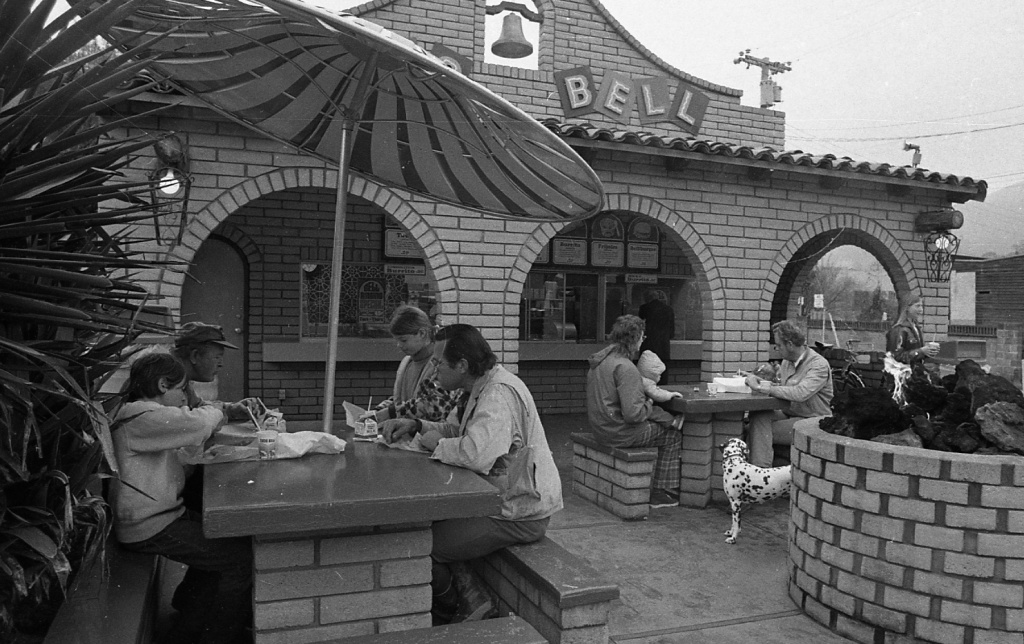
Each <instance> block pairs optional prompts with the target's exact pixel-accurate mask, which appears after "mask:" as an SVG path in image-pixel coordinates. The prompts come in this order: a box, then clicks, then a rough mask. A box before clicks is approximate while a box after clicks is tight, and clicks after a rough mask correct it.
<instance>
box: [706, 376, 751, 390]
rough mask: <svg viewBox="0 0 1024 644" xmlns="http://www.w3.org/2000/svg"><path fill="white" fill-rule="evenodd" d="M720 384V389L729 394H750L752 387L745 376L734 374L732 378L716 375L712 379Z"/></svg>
mask: <svg viewBox="0 0 1024 644" xmlns="http://www.w3.org/2000/svg"><path fill="white" fill-rule="evenodd" d="M712 382H714V383H715V384H716V385H718V391H720V392H725V393H729V394H749V393H750V387H748V386H747V382H746V379H745V378H744V377H743V376H733V377H730V378H722V377H716V378H715V379H714V380H712Z"/></svg>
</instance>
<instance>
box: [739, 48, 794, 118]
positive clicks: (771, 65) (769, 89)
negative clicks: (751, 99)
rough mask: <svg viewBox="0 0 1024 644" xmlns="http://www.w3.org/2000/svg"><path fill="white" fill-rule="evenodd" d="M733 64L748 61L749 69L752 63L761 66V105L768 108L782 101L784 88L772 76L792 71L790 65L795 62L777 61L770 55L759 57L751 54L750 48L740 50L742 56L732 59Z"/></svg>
mask: <svg viewBox="0 0 1024 644" xmlns="http://www.w3.org/2000/svg"><path fill="white" fill-rule="evenodd" d="M732 62H733V64H735V65H739V64H740V63H746V65H747V69H750V66H751V65H754V66H755V67H760V68H761V107H762V108H768V107H771V106H773V105H775V104H776V103H781V102H782V88H781V87H779V86H778V85H777V84H776V83H775V81H774V80H773V79H772V76H774V75H775V74H781V73H783V72H788V71H792V70H793V68H792V67H790V65H792V64H793V63H791V62H789V61H786V62H784V63H776V62H772V61H770V60H768V57H767V56H766V57H764V58H758V57H757V56H751V55H750V50H749V49H747V50H746V51H741V52H740V57H739V58H737V59H735V60H733V61H732Z"/></svg>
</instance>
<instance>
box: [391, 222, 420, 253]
mask: <svg viewBox="0 0 1024 644" xmlns="http://www.w3.org/2000/svg"><path fill="white" fill-rule="evenodd" d="M384 257H396V258H398V257H401V258H403V259H406V258H416V257H420V247H419V245H418V244H417V243H416V240H415V239H413V238H412V235H410V234H409V233H407V232H405V231H404V230H400V229H398V228H386V229H385V230H384Z"/></svg>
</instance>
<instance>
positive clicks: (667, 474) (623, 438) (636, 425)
mask: <svg viewBox="0 0 1024 644" xmlns="http://www.w3.org/2000/svg"><path fill="white" fill-rule="evenodd" d="M610 338H611V341H612V344H610V345H609V346H607V347H605V348H604V349H602V350H600V351H598V352H597V353H595V354H593V355H592V356H590V358H589V359H588V360H589V362H590V370H589V371H588V372H587V417H588V419H589V420H590V427H591V429H592V431H593V432H594V437H595V439H596V440H597V441H598V442H599V443H601V444H603V445H608V446H610V447H657V448H658V460H657V461H656V462H655V464H654V475H653V477H652V481H651V507H652V508H665V507H672V506H675V505H679V453H680V449H681V446H682V443H683V436H682V433H681V431H680V430H681V427H682V422H681V420H677V419H676V417H674V416H673V415H672V414H670V413H669V412H667V411H665V410H664V409H662V408H661V407H658V406H657V405H655V404H654V403H653V401H652V400H651V399H650V398H648V397H647V394H646V393H645V392H644V387H643V380H642V377H641V375H640V371H639V370H638V369H637V367H636V365H635V364H634V363H633V360H635V359H636V358H637V357H638V356H639V355H640V346H641V345H642V344H643V341H644V321H643V320H641V319H640V318H638V317H637V316H635V315H622V316H619V318H618V319H617V320H615V324H613V325H612V332H611V336H610ZM673 421H675V422H673Z"/></svg>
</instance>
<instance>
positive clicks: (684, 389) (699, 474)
mask: <svg viewBox="0 0 1024 644" xmlns="http://www.w3.org/2000/svg"><path fill="white" fill-rule="evenodd" d="M664 389H668V390H669V391H678V392H680V393H682V394H683V397H682V398H673V399H672V400H670V401H668V402H666V403H663V404H662V407H664V408H665V409H667V410H669V411H672V412H676V413H684V414H686V422H685V423H684V424H683V451H682V456H681V459H682V463H681V467H680V470H679V503H680V505H686V506H690V507H696V508H703V507H706V506H707V504H708V503H710V502H711V500H712V499H714V500H716V501H723V502H724V501H727V499H726V497H725V493H724V492H723V491H722V452H721V450H719V449H718V447H719V446H720V445H722V444H723V443H725V442H726V441H727V440H729V439H730V438H739V437H740V435H741V434H742V433H743V414H744V413H746V412H748V411H763V410H772V409H785V408H786V406H787V405H788V404H789V403H788V402H786V401H785V400H779V399H778V398H772V397H771V396H766V395H763V394H754V393H750V394H729V393H721V394H718V395H716V396H709V395H708V393H707V390H706V387H704V386H701V388H700V390H699V391H694V390H693V386H692V385H691V386H686V385H666V386H665V387H664Z"/></svg>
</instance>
